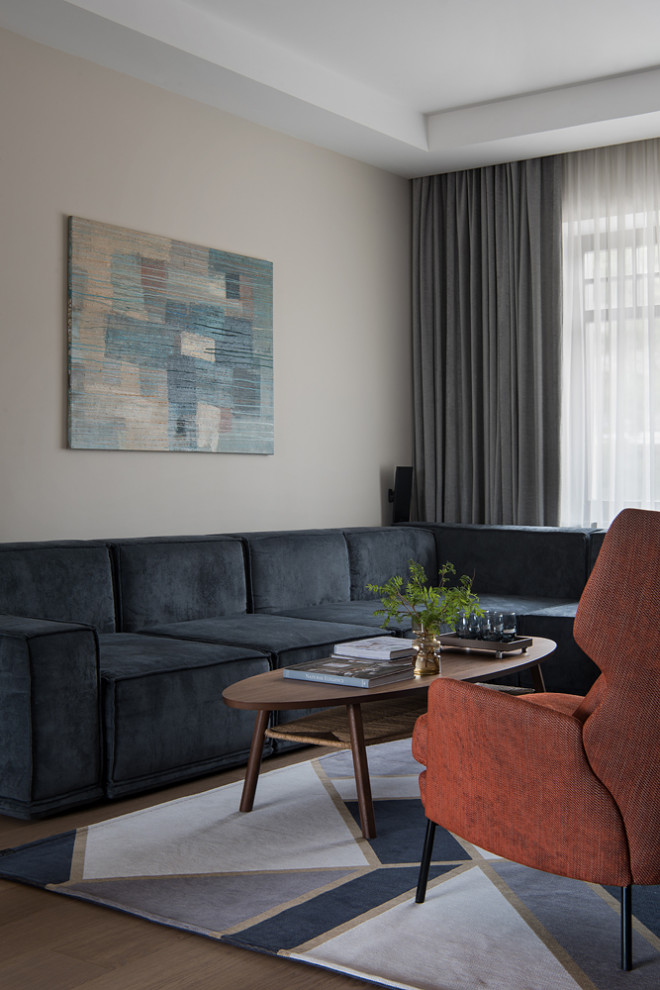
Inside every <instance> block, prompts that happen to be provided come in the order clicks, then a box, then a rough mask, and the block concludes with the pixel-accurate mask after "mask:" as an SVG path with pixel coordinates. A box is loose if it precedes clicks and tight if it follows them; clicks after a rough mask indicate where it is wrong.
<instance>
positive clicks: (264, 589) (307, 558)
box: [245, 529, 350, 614]
mask: <svg viewBox="0 0 660 990" xmlns="http://www.w3.org/2000/svg"><path fill="white" fill-rule="evenodd" d="M245 539H246V543H247V547H248V559H249V562H250V580H251V586H252V588H251V590H252V606H253V609H254V611H255V612H268V613H271V614H273V613H276V612H282V611H285V610H286V609H291V608H296V609H300V608H307V607H309V606H314V605H327V604H329V603H332V602H347V601H349V588H350V582H349V572H348V551H347V549H346V541H345V540H344V535H343V533H342V531H341V530H333V529H328V530H313V529H308V530H296V531H291V532H279V533H256V534H250V535H248V536H246V537H245Z"/></svg>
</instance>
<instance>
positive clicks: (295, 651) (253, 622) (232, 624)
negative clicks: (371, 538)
mask: <svg viewBox="0 0 660 990" xmlns="http://www.w3.org/2000/svg"><path fill="white" fill-rule="evenodd" d="M142 631H143V632H144V633H147V634H148V635H150V636H170V637H176V638H177V639H185V640H195V641H197V642H200V643H225V644H233V645H235V646H243V647H252V648H254V649H257V650H260V651H262V652H263V653H270V656H271V660H272V664H273V666H274V667H285V666H288V665H289V664H292V663H303V662H304V661H305V660H315V659H317V658H318V657H323V656H327V655H328V654H329V653H331V652H332V649H333V646H334V645H335V643H341V642H343V641H344V640H348V639H360V638H361V637H367V636H373V634H374V631H373V627H372V626H367V625H356V624H353V623H345V622H319V621H316V620H312V619H297V618H291V617H290V616H287V615H269V614H262V613H259V614H251V615H238V616H234V617H230V616H225V617H220V618H217V619H198V620H197V621H194V622H172V623H167V624H164V625H158V626H152V627H150V628H149V629H144V630H142Z"/></svg>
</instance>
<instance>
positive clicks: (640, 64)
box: [0, 0, 660, 176]
mask: <svg viewBox="0 0 660 990" xmlns="http://www.w3.org/2000/svg"><path fill="white" fill-rule="evenodd" d="M0 27H4V28H7V29H9V30H10V31H15V32H17V33H18V34H22V35H25V36H26V37H29V38H32V39H33V40H35V41H39V42H42V43H44V44H48V45H51V46H53V47H55V48H58V49H60V50H62V51H65V52H68V53H70V54H74V55H79V56H82V57H84V58H87V59H90V60H91V61H94V62H97V63H99V64H101V65H104V66H108V67H110V68H114V69H118V70H119V71H121V72H125V73H127V74H129V75H132V76H135V77H137V78H139V79H143V80H145V81H147V82H151V83H155V84H156V85H159V86H162V87H164V88H166V89H169V90H172V91H173V92H176V93H180V94H183V95H185V96H189V97H191V98H193V99H196V100H200V101H201V102H203V103H207V104H210V105H212V106H215V107H218V108H220V109H222V110H226V111H229V112H230V113H235V114H237V115H239V116H241V117H245V118H247V119H248V120H251V121H254V122H256V123H259V124H263V125H266V126H268V127H272V128H274V129H275V130H278V131H282V132H284V133H286V134H290V135H293V136H295V137H299V138H303V139H304V140H307V141H311V142H313V143H314V144H318V145H321V146H322V147H325V148H330V149H333V150H335V151H338V152H341V153H342V154H346V155H350V156H351V157H353V158H357V159H358V160H361V161H365V162H369V163H370V164H373V165H377V166H379V167H381V168H384V169H387V170H389V171H391V172H395V173H397V174H400V175H404V176H414V175H427V174H431V173H435V172H441V171H449V170H452V169H458V168H468V167H472V166H477V165H484V164H493V163H496V162H501V161H513V160H516V159H518V158H525V157H532V156H536V155H543V154H552V153H554V152H562V151H573V150H577V149H578V148H583V147H596V146H598V145H601V144H612V143H617V142H623V141H632V140H637V139H641V138H647V137H655V136H660V2H659V0H628V2H627V3H622V2H621V0H0Z"/></svg>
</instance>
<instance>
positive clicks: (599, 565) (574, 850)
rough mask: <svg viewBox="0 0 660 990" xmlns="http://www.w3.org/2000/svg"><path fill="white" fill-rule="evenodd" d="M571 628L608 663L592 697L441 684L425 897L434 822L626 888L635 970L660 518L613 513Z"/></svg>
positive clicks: (651, 859) (655, 806)
mask: <svg viewBox="0 0 660 990" xmlns="http://www.w3.org/2000/svg"><path fill="white" fill-rule="evenodd" d="M574 636H575V640H576V642H577V643H578V645H579V646H580V647H581V648H582V649H583V650H584V651H585V653H587V654H588V656H590V657H591V659H592V660H593V661H594V662H595V663H596V664H597V666H598V667H599V669H600V671H601V674H600V677H599V678H598V680H597V681H596V683H595V684H594V686H593V688H592V689H591V690H590V692H589V694H588V695H587V696H586V697H585V698H581V697H577V696H575V695H565V694H549V693H548V694H536V695H520V696H512V695H507V694H504V693H499V692H497V691H492V690H489V689H487V688H484V687H480V686H479V685H476V684H469V683H466V682H463V681H452V680H449V679H447V680H437V681H435V682H434V683H433V684H432V685H431V688H430V690H429V706H428V713H427V714H426V715H424V716H422V717H421V718H420V719H419V720H418V722H417V724H416V726H415V732H414V736H413V753H414V756H415V758H416V759H417V760H418V761H419V762H420V763H422V764H424V766H425V767H426V769H425V770H424V771H423V772H422V773H421V774H420V789H421V796H422V802H423V804H424V809H425V813H426V817H427V819H428V825H427V836H426V842H425V846H424V851H423V856H422V865H421V869H420V877H419V885H418V889H417V900H418V902H421V901H423V900H424V897H425V893H426V882H427V877H428V868H429V863H430V860H431V855H432V848H433V835H434V830H435V824H436V823H437V824H439V825H442V826H443V827H444V828H447V829H449V830H450V831H452V832H455V833H456V834H457V835H459V836H461V837H463V838H465V839H467V840H468V841H469V842H472V843H474V844H475V845H478V846H481V847H482V848H485V849H487V850H489V851H490V852H493V853H495V854H497V855H500V856H503V857H505V858H507V859H512V860H514V861H515V862H518V863H522V864H523V865H525V866H531V867H534V868H535V869H538V870H545V871H546V872H548V873H555V874H559V875H561V876H567V877H573V878H576V879H579V880H586V881H589V882H591V883H599V884H612V885H616V886H618V887H621V897H622V900H621V920H622V925H621V932H622V967H623V968H624V969H631V968H632V929H631V917H632V915H631V889H632V885H633V884H658V883H660V780H659V776H658V769H659V767H658V764H659V755H660V512H646V511H641V510H638V509H626V510H624V511H623V512H621V513H620V515H618V516H617V518H616V519H615V520H614V522H613V523H612V525H611V527H610V529H609V531H608V533H607V535H606V537H605V541H604V543H603V547H602V549H601V552H600V554H599V556H598V559H597V561H596V565H595V567H594V569H593V572H592V574H591V577H590V578H589V581H588V583H587V586H586V588H585V589H584V592H583V594H582V598H581V599H580V604H579V607H578V611H577V616H576V619H575V625H574Z"/></svg>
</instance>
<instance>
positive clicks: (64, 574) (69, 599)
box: [0, 541, 115, 632]
mask: <svg viewBox="0 0 660 990" xmlns="http://www.w3.org/2000/svg"><path fill="white" fill-rule="evenodd" d="M0 612H4V613H8V614H11V615H24V616H30V617H31V618H35V619H53V620H54V621H56V622H78V623H84V624H86V625H90V626H94V627H95V628H96V629H98V630H99V632H113V631H114V629H115V603H114V595H113V587H112V569H111V564H110V553H109V550H108V547H107V546H105V545H104V544H102V543H83V542H80V543H77V542H74V541H71V542H66V543H6V544H4V545H2V546H0Z"/></svg>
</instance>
